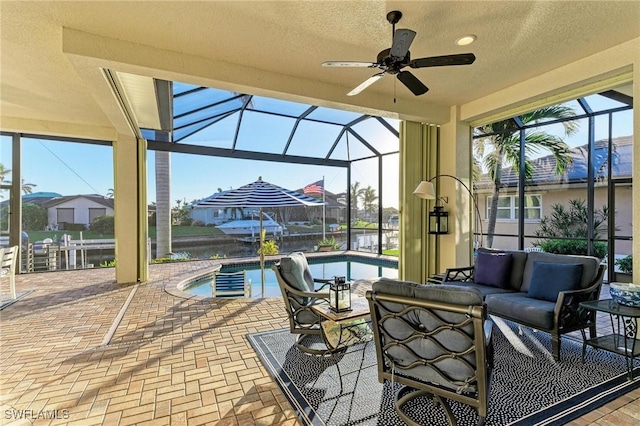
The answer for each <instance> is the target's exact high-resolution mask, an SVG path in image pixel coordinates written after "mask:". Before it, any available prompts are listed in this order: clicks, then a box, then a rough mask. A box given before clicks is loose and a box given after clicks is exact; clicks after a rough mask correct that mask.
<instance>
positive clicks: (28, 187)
mask: <svg viewBox="0 0 640 426" xmlns="http://www.w3.org/2000/svg"><path fill="white" fill-rule="evenodd" d="M35 186H38V185H36V184H35V183H26V182H25V181H24V179H22V186H21V189H22V192H23V193H24V194H31V193H32V192H33V188H34V187H35Z"/></svg>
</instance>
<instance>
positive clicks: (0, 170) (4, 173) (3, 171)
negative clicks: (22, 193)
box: [0, 163, 11, 184]
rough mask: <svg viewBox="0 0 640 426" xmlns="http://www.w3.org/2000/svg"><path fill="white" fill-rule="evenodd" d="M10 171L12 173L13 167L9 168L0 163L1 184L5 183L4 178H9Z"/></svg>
mask: <svg viewBox="0 0 640 426" xmlns="http://www.w3.org/2000/svg"><path fill="white" fill-rule="evenodd" d="M9 173H11V169H7V168H6V167H4V164H1V163H0V184H3V183H4V180H5V179H6V178H7V175H8V174H9Z"/></svg>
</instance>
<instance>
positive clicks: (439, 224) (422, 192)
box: [413, 174, 483, 250]
mask: <svg viewBox="0 0 640 426" xmlns="http://www.w3.org/2000/svg"><path fill="white" fill-rule="evenodd" d="M441 177H449V178H451V179H454V180H456V181H457V182H459V183H460V185H462V187H463V188H464V189H466V190H467V192H468V193H469V197H471V201H472V202H473V206H474V207H475V210H476V220H477V224H478V229H479V230H480V243H478V240H477V239H476V238H474V244H473V245H474V247H473V249H474V250H475V249H477V248H478V247H481V246H482V238H483V232H482V219H481V217H480V209H479V208H478V202H477V200H476V197H475V196H474V195H473V193H472V192H471V190H470V189H469V187H468V186H467V185H465V183H464V182H462V181H461V180H460V179H458V178H457V177H455V176H453V175H447V174H440V175H437V176H434V177H432V178H431V179H429V180H423V181H422V182H420V183H419V184H418V186H417V187H416V189H415V191H413V195H415V196H416V197H419V198H422V199H425V200H436V205H435V206H434V208H433V211H431V212H429V233H430V234H446V233H448V228H449V226H448V213H447V212H446V211H444V207H443V206H439V205H437V204H438V201H442V202H444V203H448V202H449V198H448V197H437V198H436V191H435V188H434V187H433V181H434V180H435V179H439V178H441ZM474 233H475V232H474Z"/></svg>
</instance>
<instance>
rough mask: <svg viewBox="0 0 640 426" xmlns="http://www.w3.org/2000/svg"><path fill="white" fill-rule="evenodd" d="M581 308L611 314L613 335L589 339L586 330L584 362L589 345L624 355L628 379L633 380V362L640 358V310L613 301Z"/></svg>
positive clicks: (593, 302) (583, 347)
mask: <svg viewBox="0 0 640 426" xmlns="http://www.w3.org/2000/svg"><path fill="white" fill-rule="evenodd" d="M580 308H582V309H585V310H589V311H595V312H604V313H607V314H609V320H610V321H611V331H612V333H611V334H607V335H605V336H600V337H593V338H590V339H588V338H587V335H586V333H585V331H584V329H581V330H580V331H581V332H582V362H584V356H585V353H586V350H587V345H589V346H592V347H594V348H599V349H604V350H605V351H609V352H613V353H616V354H619V355H623V356H624V358H625V362H626V364H627V365H626V366H627V377H628V378H629V380H633V361H634V359H635V357H637V356H640V339H638V338H637V333H638V318H640V308H634V307H631V306H625V305H620V304H619V303H617V302H615V301H613V300H612V299H606V300H594V301H590V302H581V303H580Z"/></svg>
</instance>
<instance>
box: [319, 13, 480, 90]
mask: <svg viewBox="0 0 640 426" xmlns="http://www.w3.org/2000/svg"><path fill="white" fill-rule="evenodd" d="M400 18H402V12H400V11H399V10H393V11H391V12H389V13H387V21H389V23H390V24H391V25H392V26H393V29H392V31H393V42H392V44H391V48H389V49H384V50H383V51H382V52H380V53H378V57H377V59H376V62H356V61H327V62H323V63H322V66H323V67H356V68H379V69H381V70H382V72H380V73H377V74H374V75H373V76H371V77H369V78H368V79H367V80H365V81H364V82H363V83H362V84H360V85H359V86H358V87H356V88H355V89H353V90H352V91H350V92H349V93H347V96H354V95H357V94H358V93H360V92H362V91H363V90H364V89H366V88H367V87H369V86H371V85H372V84H373V83H375V82H376V81H378V80H380V79H381V78H382V77H384V75H385V74H395V75H396V76H397V77H398V80H400V82H401V83H402V84H404V85H405V86H407V88H408V89H409V90H410V91H411V92H412V93H413V94H414V95H416V96H419V95H423V94H425V93H427V91H429V88H428V87H427V86H425V85H424V84H423V83H422V82H421V81H420V80H418V78H416V76H414V75H413V74H411V73H410V72H409V71H402V69H403V68H404V67H410V68H426V67H442V66H449V65H471V64H472V63H473V61H475V60H476V57H475V55H474V54H473V53H462V54H459V55H445V56H431V57H429V58H419V59H413V60H412V59H411V56H410V52H409V46H411V43H412V42H413V39H414V38H415V36H416V32H415V31H412V30H408V29H400V30H397V31H396V24H397V23H398V21H400Z"/></svg>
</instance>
